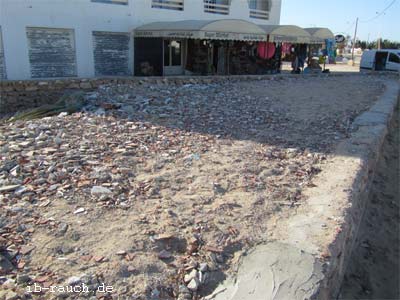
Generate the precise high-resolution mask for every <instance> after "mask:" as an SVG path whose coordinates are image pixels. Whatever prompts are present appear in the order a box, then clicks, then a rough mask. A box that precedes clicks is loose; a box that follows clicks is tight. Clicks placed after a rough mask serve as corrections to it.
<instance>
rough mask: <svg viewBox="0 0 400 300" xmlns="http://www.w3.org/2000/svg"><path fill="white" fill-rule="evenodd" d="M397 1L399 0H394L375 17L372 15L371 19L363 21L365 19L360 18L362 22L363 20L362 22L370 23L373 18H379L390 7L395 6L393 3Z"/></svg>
mask: <svg viewBox="0 0 400 300" xmlns="http://www.w3.org/2000/svg"><path fill="white" fill-rule="evenodd" d="M396 1H397V0H393V1H392V2H391V3H390V4H389V5H388V6H387V7H386V8H385V9H384V10H382V11H381V12H380V13H378V14H377V15H376V16H375V17H372V18H371V19H368V20H364V21H363V20H360V22H362V23H368V22H371V21H373V20H375V19H377V18H379V17H380V16H382V15H383V14H384V13H385V12H386V11H387V10H388V9H389V8H391V7H392V6H393V4H395V3H396Z"/></svg>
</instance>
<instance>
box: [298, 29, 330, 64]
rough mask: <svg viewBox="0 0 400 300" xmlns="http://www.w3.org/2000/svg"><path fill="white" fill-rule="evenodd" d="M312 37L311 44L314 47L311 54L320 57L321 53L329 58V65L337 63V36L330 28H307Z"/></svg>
mask: <svg viewBox="0 0 400 300" xmlns="http://www.w3.org/2000/svg"><path fill="white" fill-rule="evenodd" d="M304 30H305V31H307V32H308V33H309V34H310V36H311V44H313V45H314V46H313V47H312V48H310V53H311V54H313V55H314V56H319V54H320V53H321V52H323V53H324V56H327V57H328V62H329V63H334V62H335V58H336V55H335V36H334V35H333V33H332V31H330V30H329V29H328V28H320V27H315V28H305V29H304Z"/></svg>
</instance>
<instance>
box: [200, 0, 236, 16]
mask: <svg viewBox="0 0 400 300" xmlns="http://www.w3.org/2000/svg"><path fill="white" fill-rule="evenodd" d="M229 6H230V0H204V12H206V13H211V14H221V15H229Z"/></svg>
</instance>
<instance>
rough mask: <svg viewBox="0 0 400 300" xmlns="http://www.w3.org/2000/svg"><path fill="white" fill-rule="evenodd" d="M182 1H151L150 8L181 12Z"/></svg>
mask: <svg viewBox="0 0 400 300" xmlns="http://www.w3.org/2000/svg"><path fill="white" fill-rule="evenodd" d="M183 2H184V0H152V2H151V7H152V8H163V9H172V10H183Z"/></svg>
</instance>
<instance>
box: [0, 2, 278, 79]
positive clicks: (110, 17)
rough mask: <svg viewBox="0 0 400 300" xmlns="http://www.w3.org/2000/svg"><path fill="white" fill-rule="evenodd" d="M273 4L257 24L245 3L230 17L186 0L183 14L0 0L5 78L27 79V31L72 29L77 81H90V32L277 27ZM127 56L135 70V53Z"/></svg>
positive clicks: (147, 6) (134, 6) (145, 5)
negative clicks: (196, 25)
mask: <svg viewBox="0 0 400 300" xmlns="http://www.w3.org/2000/svg"><path fill="white" fill-rule="evenodd" d="M272 1H273V4H272V11H271V12H270V19H269V20H259V19H253V18H250V17H249V8H248V2H247V0H231V8H230V14H229V15H219V14H210V13H205V12H204V4H203V0H185V7H184V11H174V10H166V9H157V8H152V7H151V2H152V1H151V0H129V3H128V5H118V4H106V3H95V2H91V1H90V0H0V27H1V30H2V36H3V47H4V55H5V64H6V66H7V70H6V71H7V78H8V79H10V80H18V79H30V65H29V58H28V44H27V37H26V27H49V28H69V29H74V31H75V42H76V60H77V68H78V70H77V71H78V77H93V76H94V59H93V46H92V45H93V41H92V31H112V32H132V31H133V29H134V28H135V27H137V26H140V25H143V24H146V23H150V22H154V21H179V20H189V19H192V20H201V19H210V20H212V19H243V20H247V21H251V22H253V23H256V24H279V21H280V11H281V0H272ZM132 40H133V39H132ZM132 43H133V42H132ZM130 52H131V55H132V57H131V58H130V61H131V62H132V63H131V69H132V70H133V50H132V51H130Z"/></svg>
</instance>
